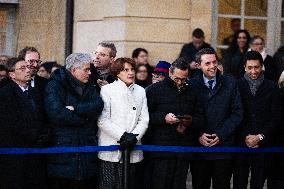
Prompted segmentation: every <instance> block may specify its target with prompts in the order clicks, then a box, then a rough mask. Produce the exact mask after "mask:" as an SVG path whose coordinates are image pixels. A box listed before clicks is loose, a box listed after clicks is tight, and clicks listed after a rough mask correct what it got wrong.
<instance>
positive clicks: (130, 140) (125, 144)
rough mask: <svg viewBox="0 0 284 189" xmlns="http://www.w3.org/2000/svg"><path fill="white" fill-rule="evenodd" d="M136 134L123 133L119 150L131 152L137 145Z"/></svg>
mask: <svg viewBox="0 0 284 189" xmlns="http://www.w3.org/2000/svg"><path fill="white" fill-rule="evenodd" d="M137 136H138V134H133V133H127V132H124V133H123V135H122V136H121V137H120V140H119V150H121V151H123V150H126V149H129V150H131V149H132V148H133V147H134V146H135V145H136V143H137V138H136V137H137Z"/></svg>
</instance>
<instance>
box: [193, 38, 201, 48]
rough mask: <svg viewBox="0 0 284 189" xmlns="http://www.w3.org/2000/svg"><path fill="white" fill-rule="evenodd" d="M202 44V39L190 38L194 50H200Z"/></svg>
mask: <svg viewBox="0 0 284 189" xmlns="http://www.w3.org/2000/svg"><path fill="white" fill-rule="evenodd" d="M203 43H204V38H196V37H192V44H193V46H194V47H195V49H197V50H198V49H200V48H201V46H202V45H203Z"/></svg>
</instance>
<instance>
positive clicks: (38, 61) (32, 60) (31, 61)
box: [27, 59, 42, 64]
mask: <svg viewBox="0 0 284 189" xmlns="http://www.w3.org/2000/svg"><path fill="white" fill-rule="evenodd" d="M27 62H29V63H31V64H34V63H37V64H41V63H42V61H41V60H35V59H30V60H28V61H27Z"/></svg>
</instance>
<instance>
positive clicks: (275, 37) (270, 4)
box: [211, 0, 284, 54]
mask: <svg viewBox="0 0 284 189" xmlns="http://www.w3.org/2000/svg"><path fill="white" fill-rule="evenodd" d="M218 3H219V0H213V1H212V10H213V11H212V28H211V29H212V30H211V31H212V33H211V44H212V46H213V47H214V48H215V49H216V48H220V49H226V48H227V47H228V46H226V45H219V44H217V37H218V18H219V17H220V18H239V19H240V20H241V29H244V23H245V20H248V19H249V20H251V19H254V20H266V23H267V24H266V36H265V42H266V48H267V52H268V54H274V52H275V51H276V50H277V49H278V48H279V46H280V45H281V44H280V43H281V42H280V40H281V21H284V18H281V8H282V0H267V16H266V17H262V16H245V0H241V13H240V15H233V14H219V13H218V5H219V4H218Z"/></svg>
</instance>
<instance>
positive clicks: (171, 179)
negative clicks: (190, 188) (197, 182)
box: [144, 158, 189, 189]
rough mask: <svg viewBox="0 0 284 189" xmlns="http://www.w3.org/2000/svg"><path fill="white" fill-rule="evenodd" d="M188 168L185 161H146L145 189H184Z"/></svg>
mask: <svg viewBox="0 0 284 189" xmlns="http://www.w3.org/2000/svg"><path fill="white" fill-rule="evenodd" d="M188 168H189V161H188V160H186V159H179V158H171V159H167V158H155V159H148V160H147V165H146V171H145V177H144V178H145V183H144V186H145V188H147V189H185V188H186V178H187V173H188Z"/></svg>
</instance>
